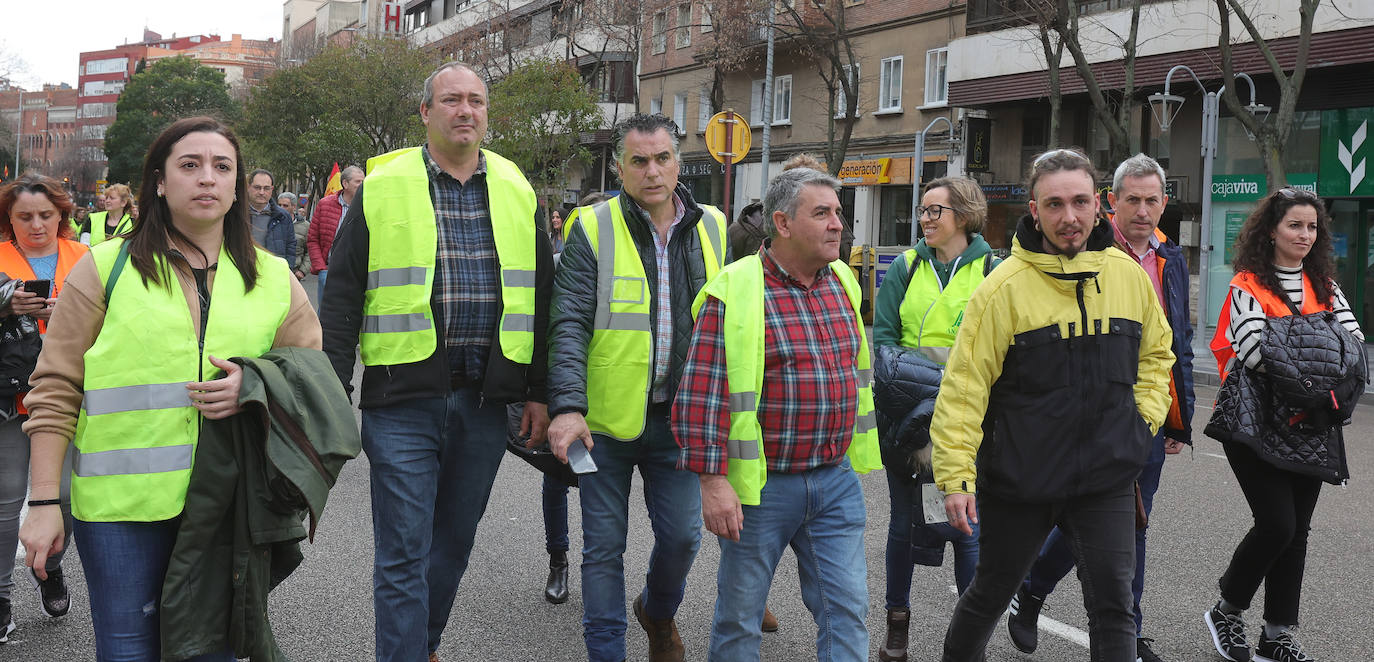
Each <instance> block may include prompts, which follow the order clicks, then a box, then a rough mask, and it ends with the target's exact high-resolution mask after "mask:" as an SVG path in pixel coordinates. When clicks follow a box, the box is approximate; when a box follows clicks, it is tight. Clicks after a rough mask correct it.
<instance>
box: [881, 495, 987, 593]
mask: <svg viewBox="0 0 1374 662" xmlns="http://www.w3.org/2000/svg"><path fill="white" fill-rule="evenodd" d="M885 473H886V474H887V495H888V503H889V505H891V511H890V514H889V517H888V520H887V553H886V555H885V556H884V558H885V559H886V562H887V597H886V599H885V601H884V602H885V605H886V608H887V609H889V610H891V609H897V608H904V607H910V606H911V575H912V572H913V570H915V563H916V555H915V554H914V553H913V550H912V539H913V536H912V522H913V521H914V520H915V519H916V518H918V517H921V516H922V515H921V485H920V483H917V482H916V481H914V480H908V479H905V478H903V477H901V476H898V475H897V472H896V471H893V470H889V471H887V472H885ZM927 526H928V529H927V533H928V534H930V535H928V536H926V540H925V541H918V543H921V542H924V543H925V544H929V543H930V542H931V541H938V543H939V545H940V550H938V551H937V550H935V549H929V550H927V551H928V552H929V553H930V554H931V555H934V554H936V553H941V552H943V548H944V543H945V542H951V543H954V583H955V585H956V586H957V587H958V589H959V592H960V593H963V592H964V590H965V589H967V588H968V585H969V583H970V582H972V581H973V572H974V569H975V568H976V567H977V565H978V525H977V524H974V525H973V535H970V536H966V535H964V534H963V533H961V532H959V531H958V530H957V529H955V528H954V527H952V526H949V525H948V524H938V525H927ZM936 565H938V564H936Z"/></svg>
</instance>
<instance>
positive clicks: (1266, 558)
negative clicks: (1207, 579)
mask: <svg viewBox="0 0 1374 662" xmlns="http://www.w3.org/2000/svg"><path fill="white" fill-rule="evenodd" d="M1225 448H1226V459H1227V461H1229V462H1230V463H1231V471H1232V472H1234V473H1235V474H1236V482H1238V483H1240V490H1241V492H1244V493H1245V501H1246V502H1247V503H1249V504H1250V512H1251V514H1253V515H1254V517H1255V525H1254V526H1252V527H1250V532H1249V533H1247V534H1245V537H1244V538H1242V539H1241V541H1240V545H1238V546H1237V547H1236V552H1235V554H1234V555H1232V556H1231V565H1229V566H1227V568H1226V574H1224V575H1222V576H1221V597H1222V598H1224V599H1225V600H1226V601H1227V602H1229V603H1231V604H1233V605H1235V606H1237V607H1240V608H1241V609H1248V608H1249V607H1250V600H1251V599H1252V598H1254V597H1255V591H1256V590H1258V589H1259V585H1260V582H1264V621H1265V622H1266V623H1273V624H1276V625H1297V624H1298V602H1299V600H1300V599H1301V598H1302V573H1303V568H1304V566H1305V565H1306V563H1307V532H1308V530H1309V529H1310V527H1311V523H1312V511H1314V510H1316V509H1317V497H1318V496H1320V495H1321V489H1322V483H1321V480H1320V479H1317V478H1311V477H1308V476H1301V475H1298V474H1295V473H1293V472H1291V471H1284V470H1283V469H1279V468H1278V467H1275V466H1273V465H1271V464H1269V463H1268V462H1265V461H1264V460H1262V459H1260V457H1259V456H1258V455H1256V454H1255V452H1254V451H1252V450H1250V448H1249V447H1247V446H1244V445H1241V444H1226V445H1225Z"/></svg>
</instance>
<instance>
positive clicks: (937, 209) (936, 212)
mask: <svg viewBox="0 0 1374 662" xmlns="http://www.w3.org/2000/svg"><path fill="white" fill-rule="evenodd" d="M946 209H948V210H950V211H951V212H952V211H954V208H953V207H946V206H944V205H931V206H929V207H917V208H916V218H920V217H922V216H925V215H926V214H930V220H932V221H938V220H940V214H941V213H943V212H944V211H945V210H946Z"/></svg>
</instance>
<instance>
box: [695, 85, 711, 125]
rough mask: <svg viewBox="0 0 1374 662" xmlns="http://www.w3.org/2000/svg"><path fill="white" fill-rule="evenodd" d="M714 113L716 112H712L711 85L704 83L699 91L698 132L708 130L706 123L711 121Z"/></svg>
mask: <svg viewBox="0 0 1374 662" xmlns="http://www.w3.org/2000/svg"><path fill="white" fill-rule="evenodd" d="M714 114H715V113H712V112H711V87H710V86H709V85H702V86H701V90H699V91H698V92H697V132H698V133H703V132H705V131H706V125H707V124H709V123H710V122H711V116H712V115H714Z"/></svg>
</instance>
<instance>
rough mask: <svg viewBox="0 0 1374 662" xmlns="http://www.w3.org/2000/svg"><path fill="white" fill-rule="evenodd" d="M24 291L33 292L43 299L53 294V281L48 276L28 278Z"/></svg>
mask: <svg viewBox="0 0 1374 662" xmlns="http://www.w3.org/2000/svg"><path fill="white" fill-rule="evenodd" d="M24 291H25V292H32V293H33V294H37V295H38V296H39V297H41V298H43V299H47V298H48V297H51V296H52V281H50V280H48V279H46V278H42V279H36V280H26V281H24Z"/></svg>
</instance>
